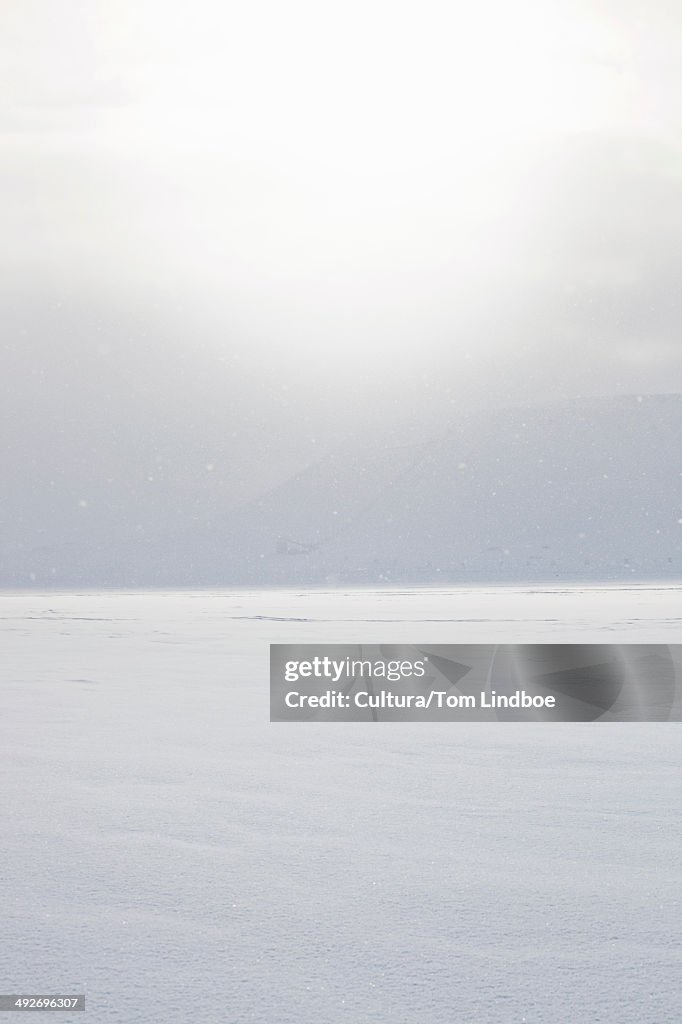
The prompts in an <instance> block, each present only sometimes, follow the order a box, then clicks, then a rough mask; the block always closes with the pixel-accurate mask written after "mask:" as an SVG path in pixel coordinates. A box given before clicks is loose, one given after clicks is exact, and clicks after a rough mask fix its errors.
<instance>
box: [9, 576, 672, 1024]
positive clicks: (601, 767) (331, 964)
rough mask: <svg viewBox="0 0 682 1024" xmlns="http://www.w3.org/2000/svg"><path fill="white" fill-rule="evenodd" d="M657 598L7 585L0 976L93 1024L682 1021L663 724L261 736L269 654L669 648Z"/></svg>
mask: <svg viewBox="0 0 682 1024" xmlns="http://www.w3.org/2000/svg"><path fill="white" fill-rule="evenodd" d="M680 598H681V592H680V590H679V589H675V588H674V587H670V586H666V587H633V588H629V589H624V588H620V589H619V588H608V587H601V588H593V589H588V590H575V589H570V588H564V589H558V588H557V589H547V588H540V587H538V588H534V589H532V590H520V589H513V588H508V589H483V588H481V589H469V590H459V591H444V590H425V591H409V590H403V591H397V590H390V591H372V592H369V591H355V592H352V591H351V592H347V593H343V592H339V591H328V592H319V591H318V592H315V591H313V592H305V593H294V592H291V591H260V592H258V591H252V592H246V591H235V592H211V593H209V592H169V593H149V592H145V593H129V594H121V593H92V594H66V593H64V594H57V593H36V592H31V593H5V594H3V595H1V596H0V629H1V631H2V640H1V648H0V651H1V656H2V670H1V671H2V677H1V692H0V730H1V732H2V742H3V747H2V757H1V760H0V773H1V775H0V778H1V786H0V801H1V803H2V808H3V809H2V831H1V833H0V888H1V889H2V893H3V895H2V902H1V907H2V913H1V916H0V977H1V979H2V980H1V983H0V989H1V990H2V991H5V992H27V993H32V992H36V993H37V992H56V991H59V992H63V993H69V992H83V991H84V992H85V993H86V994H87V999H88V1010H87V1011H86V1014H64V1015H62V1016H60V1017H58V1018H57V1020H61V1021H69V1020H73V1021H76V1022H78V1021H83V1020H91V1021H96V1022H97V1024H100V1022H102V1024H109V1022H122V1024H137V1022H139V1024H156V1022H159V1024H176V1022H178V1024H179V1022H183V1024H184V1022H187V1021H197V1022H201V1024H214V1022H215V1024H218V1022H220V1024H222V1022H225V1024H232V1022H244V1021H257V1022H262V1024H294V1022H295V1024H337V1022H347V1024H369V1022H372V1024H384V1022H396V1024H460V1022H461V1024H474V1022H476V1024H508V1022H514V1024H521V1022H527V1024H582V1022H585V1024H649V1022H650V1024H672V1022H677V1021H678V1020H679V1019H680V1017H679V1014H680V1003H681V997H682V993H681V985H680V977H681V976H682V952H681V944H680V940H681V939H682V913H681V910H682V907H681V906H680V903H681V894H682V862H681V861H680V844H681V842H682V827H681V820H682V819H681V816H680V812H681V811H682V786H681V785H680V774H681V773H680V768H681V767H682V747H681V744H680V740H681V738H682V733H681V732H680V727H679V725H676V724H627V725H609V726H606V725H598V724H593V725H560V726H559V725H542V726H532V725H510V724H494V725H488V724H476V723H472V724H457V725H453V724H449V725H436V724H414V723H411V724H383V725H381V724H380V725H378V726H372V725H370V724H368V723H360V724H343V725H340V724H339V725H333V724H330V723H317V724H315V723H306V724H280V725H271V724H269V722H268V676H267V673H268V644H269V643H271V642H280V643H281V642H292V643H293V642H306V641H307V642H313V641H315V642H318V641H319V642H330V643H331V642H364V643H374V642H380V641H383V642H403V643H411V642H419V643H427V642H428V643H435V642H441V643H443V642H451V643H458V642H462V643H467V642H476V641H480V642H503V643H504V642H533V641H545V642H552V641H556V642H567V641H572V640H574V641H581V642H600V641H607V642H611V641H614V642H615V641H619V642H628V641H636V642H638V643H647V642H651V643H667V642H671V643H674V642H679V641H680V639H681V636H682V634H681V631H680V623H681V621H682V620H681V616H682V602H681V600H680Z"/></svg>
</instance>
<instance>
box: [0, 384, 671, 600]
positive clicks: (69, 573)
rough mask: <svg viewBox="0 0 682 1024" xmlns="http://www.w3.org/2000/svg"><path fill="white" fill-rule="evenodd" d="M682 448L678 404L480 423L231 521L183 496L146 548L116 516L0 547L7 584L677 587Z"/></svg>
mask: <svg viewBox="0 0 682 1024" xmlns="http://www.w3.org/2000/svg"><path fill="white" fill-rule="evenodd" d="M681 453H682V396H679V395H645V396H632V397H623V398H601V399H598V398H589V399H579V400H574V401H571V402H566V403H561V404H553V405H545V406H535V407H532V408H525V409H518V408H516V409H509V410H503V411H497V412H495V413H487V414H483V413H481V414H479V415H478V416H476V417H473V418H471V417H469V418H468V419H466V420H465V421H463V422H462V423H460V424H457V425H454V426H453V427H452V428H451V429H450V430H449V431H448V432H447V433H444V434H442V435H441V436H438V437H434V438H433V439H432V440H430V441H428V442H426V443H422V444H400V443H398V441H396V444H395V445H392V444H390V443H387V442H386V441H378V440H377V441H375V440H373V439H372V438H371V437H369V438H366V439H364V440H363V441H362V442H357V443H356V444H354V445H353V446H349V447H347V448H343V449H342V450H340V451H338V452H337V453H336V454H335V455H333V456H329V457H327V458H325V459H322V460H321V461H319V462H318V463H316V464H314V465H312V466H311V467H309V468H308V469H306V470H305V471H304V472H302V473H299V474H298V475H296V476H294V477H292V478H290V479H288V480H287V481H286V482H285V483H283V484H282V485H280V486H278V487H276V488H275V489H273V490H272V491H270V492H269V493H267V494H265V495H264V496H262V497H260V498H259V499H257V500H252V501H250V502H248V503H246V504H243V505H241V506H240V507H238V508H236V509H234V510H233V511H231V512H229V513H225V514H223V513H220V512H218V513H216V512H215V506H213V508H212V509H211V510H210V512H209V511H208V510H206V509H202V507H201V504H200V502H197V496H196V494H192V493H191V492H188V493H187V495H186V496H185V505H184V507H183V506H182V502H180V501H179V500H178V495H176V496H175V497H176V500H175V504H174V512H173V516H172V517H169V521H167V522H161V521H159V522H158V524H157V527H156V528H155V527H154V526H153V525H150V524H149V522H148V521H147V522H145V529H144V531H140V532H141V535H139V536H135V535H134V531H133V532H132V533H131V534H129V535H124V534H121V533H120V532H118V533H117V532H116V531H115V530H110V529H109V525H108V524H110V523H111V513H112V510H111V509H109V513H108V519H107V520H106V522H105V523H103V524H102V527H101V528H100V529H91V530H90V532H88V531H87V530H83V532H82V535H80V536H78V535H74V536H73V537H72V538H71V539H70V540H69V543H68V544H64V543H59V542H57V541H55V540H54V539H53V538H51V537H50V530H49V522H47V521H46V522H45V523H44V524H43V525H42V528H41V530H42V532H41V535H42V536H44V540H43V541H42V543H41V544H35V543H34V544H25V543H19V542H15V543H14V544H13V545H11V546H9V545H5V547H4V549H2V550H1V551H0V584H1V585H4V586H24V585H32V584H33V585H36V586H45V585H48V584H49V585H56V586H59V585H62V586H74V585H75V586H93V587H94V586H137V585H144V586H174V585H179V586H183V585H184V586H202V585H206V586H221V585H225V586H229V585H238V584H240V585H241V584H243V585H261V584H262V585H268V584H275V585H286V584H293V585H319V584H325V583H326V584H348V585H362V584H388V583H394V584H405V585H414V584H438V583H442V584H454V583H458V582H481V581H486V582H524V581H556V580H566V581H570V580H577V581H581V580H584V581H588V580H595V581H607V580H614V581H622V580H649V579H680V578H682V557H681V552H682V456H681ZM129 500H130V499H129V498H128V497H127V496H126V495H118V496H117V501H118V502H119V503H123V504H124V503H125V502H126V501H129ZM178 509H180V511H178ZM46 516H47V511H46ZM134 519H135V516H134V512H131V511H130V510H129V509H128V510H126V520H127V521H129V522H134Z"/></svg>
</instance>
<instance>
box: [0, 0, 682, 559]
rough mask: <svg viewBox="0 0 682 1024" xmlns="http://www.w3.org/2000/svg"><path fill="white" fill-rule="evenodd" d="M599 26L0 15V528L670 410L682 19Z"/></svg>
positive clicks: (219, 496)
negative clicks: (606, 409) (502, 430)
mask: <svg viewBox="0 0 682 1024" xmlns="http://www.w3.org/2000/svg"><path fill="white" fill-rule="evenodd" d="M593 7H594V5H592V4H587V3H579V4H573V5H567V4H566V5H562V4H553V5H547V4H533V3H529V2H524V3H521V4H517V5H514V8H513V10H512V9H511V8H510V7H509V5H507V4H504V3H501V2H497V3H491V4H484V5H477V6H476V8H475V10H472V9H471V5H465V4H455V5H452V4H444V3H435V2H427V3H425V4H420V5H416V4H411V3H406V4H399V5H395V4H388V3H386V2H383V0H378V2H370V3H363V4H353V3H351V4H344V5H343V6H341V5H319V4H313V3H306V2H297V3H292V4H288V5H280V4H275V3H272V2H265V3H254V4H249V5H246V7H245V6H244V5H236V4H235V5H230V4H227V5H226V4H222V3H217V2H216V3H211V2H206V0H199V2H197V3H194V4H192V5H191V6H190V5H186V4H180V3H174V2H170V3H163V4H162V3H159V2H156V0H142V2H139V3H134V4H133V3H132V2H129V0H121V2H120V3H118V4H116V5H115V9H114V8H112V6H111V5H110V4H108V3H104V2H103V0H97V2H89V3H85V2H67V0H60V2H58V3H55V2H54V0H52V2H47V0H41V2H39V0H23V2H21V3H19V2H18V0H9V2H7V3H5V4H4V5H3V9H2V12H1V13H0V50H1V52H2V59H3V62H4V63H5V65H6V67H7V69H8V81H9V88H7V89H5V90H4V95H3V98H2V101H1V105H0V117H1V120H0V129H1V132H2V134H1V144H2V150H3V158H2V164H1V170H0V174H1V179H0V180H1V183H2V194H3V203H2V211H3V220H2V235H3V242H4V245H3V246H2V250H1V255H0V259H1V263H0V272H1V278H2V286H1V288H0V308H1V310H2V321H1V322H2V342H1V345H0V363H1V365H0V392H1V395H2V408H1V413H0V415H1V416H2V430H3V467H4V477H5V483H4V491H5V502H4V518H5V521H6V523H7V524H8V525H7V529H8V530H9V531H10V534H11V535H12V536H15V537H19V538H21V537H23V536H26V537H28V536H29V535H30V537H31V538H32V539H33V540H35V536H36V531H37V533H38V534H40V533H41V532H42V533H43V534H44V533H45V532H46V531H47V532H49V528H50V523H51V522H52V521H53V520H54V518H55V516H57V515H58V514H61V513H59V507H60V506H59V503H60V502H62V503H63V508H64V509H67V508H68V509H72V510H73V509H76V508H83V507H85V506H82V505H81V504H80V503H81V502H82V501H85V502H91V501H92V494H91V491H92V490H93V488H94V490H95V491H96V490H97V489H98V488H100V489H102V488H103V489H104V491H105V492H106V493H107V494H113V493H114V492H115V495H116V497H115V498H107V503H108V505H109V506H110V511H112V514H114V513H115V510H116V509H118V515H119V516H121V515H123V514H124V507H125V508H126V509H127V511H126V512H125V514H126V515H127V516H128V518H129V519H130V522H131V523H132V521H133V519H135V518H136V517H137V518H142V519H144V515H143V509H144V506H145V501H146V497H145V495H146V494H147V493H148V492H149V488H150V485H151V484H157V485H158V484H159V480H160V479H163V482H164V483H163V486H164V488H165V490H164V491H163V493H162V494H161V495H159V492H158V490H157V491H156V498H155V501H154V503H153V506H150V507H149V512H148V514H149V517H150V518H151V519H153V518H154V517H156V516H157V515H158V509H159V502H162V503H163V505H164V507H167V508H168V509H169V512H168V514H169V515H170V516H171V518H172V516H173V515H174V514H175V512H173V510H174V509H175V510H177V514H178V515H181V516H182V517H184V518H187V516H188V515H189V516H190V517H191V514H192V507H193V502H194V501H195V500H196V494H197V492H198V491H201V493H202V494H203V495H204V497H203V498H202V501H203V502H204V504H205V503H206V502H208V507H210V508H211V510H212V511H214V512H216V513H219V512H220V511H222V510H226V509H229V508H231V507H234V506H235V505H237V504H239V502H241V501H243V500H245V499H248V498H252V497H254V496H255V495H257V494H259V493H263V492H265V491H267V490H268V489H269V488H271V487H273V486H275V485H276V484H278V483H279V482H280V481H282V480H284V479H286V478H287V477H288V476H289V475H291V474H292V473H295V472H296V471H298V470H299V469H301V468H303V467H304V466H306V465H308V464H309V463H311V462H314V461H315V460H316V459H317V458H318V456H319V455H320V454H324V453H326V452H330V451H332V450H334V449H336V448H338V447H339V446H340V445H341V446H343V445H344V444H345V443H346V442H347V440H348V439H349V438H353V439H354V443H357V439H358V438H360V439H362V438H367V439H371V438H375V437H382V438H386V437H388V438H390V439H391V441H392V443H395V444H399V443H403V442H408V441H411V440H413V439H414V438H415V437H418V438H424V437H429V436H431V435H432V434H441V433H442V432H443V431H444V430H447V429H448V428H449V426H450V425H451V424H452V423H453V422H454V421H456V420H457V418H461V417H463V416H467V415H468V414H469V413H471V412H473V411H475V410H479V409H497V408H499V407H505V406H514V405H524V404H528V403H536V402H538V401H540V402H546V401H551V400H554V399H564V398H572V397H579V396H589V395H604V396H615V395H627V394H634V395H639V394H652V393H660V392H679V391H680V390H681V389H682V347H681V346H680V345H679V340H678V328H679V304H678V299H677V282H678V280H679V255H678V252H677V247H678V239H679V237H680V232H681V231H682V199H681V197H682V190H681V188H680V184H681V181H682V156H681V150H680V141H681V138H682V133H681V125H680V118H681V115H682V111H681V110H680V99H679V97H680V96H681V95H682V88H681V86H682V81H681V78H682V72H680V70H679V69H680V67H682V60H680V57H682V54H680V52H679V51H680V50H681V49H682V43H681V40H682V15H680V13H679V12H677V11H675V10H674V9H673V8H672V7H671V6H670V5H668V4H663V3H653V4H652V5H650V6H648V8H647V10H646V12H645V13H643V12H641V10H640V8H639V7H638V5H635V4H634V3H618V4H615V3H606V4H602V5H600V6H599V10H598V11H596V10H594V9H593ZM107 488H108V490H107ZM58 492H59V493H60V494H61V495H62V497H61V498H60V499H59V500H57V499H56V498H54V499H53V498H52V497H51V495H56V494H57V493H58ZM126 502H127V503H128V504H127V505H126ZM133 507H134V511H132V510H131V509H132V508H133ZM203 514H204V513H202V515H203ZM78 515H80V513H78ZM136 525H137V524H133V526H136ZM72 527H73V529H75V530H77V529H78V519H77V518H75V519H74V520H73V523H72Z"/></svg>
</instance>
